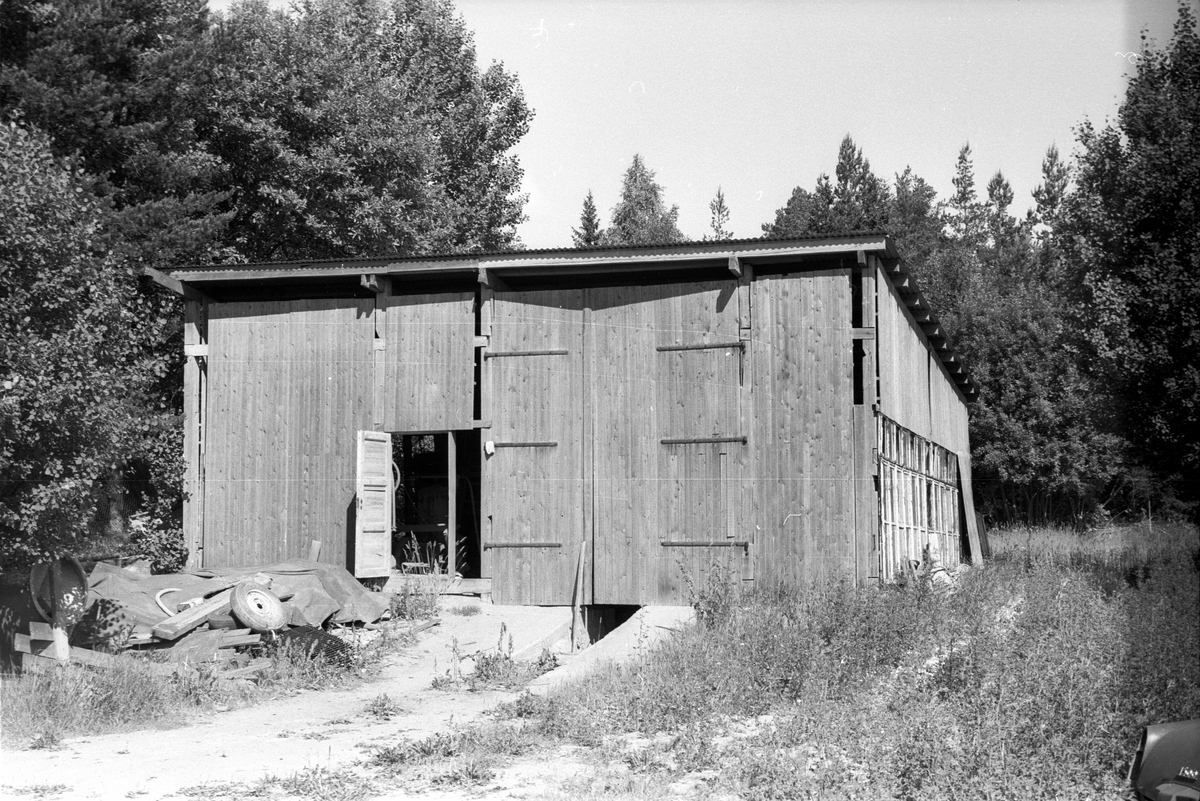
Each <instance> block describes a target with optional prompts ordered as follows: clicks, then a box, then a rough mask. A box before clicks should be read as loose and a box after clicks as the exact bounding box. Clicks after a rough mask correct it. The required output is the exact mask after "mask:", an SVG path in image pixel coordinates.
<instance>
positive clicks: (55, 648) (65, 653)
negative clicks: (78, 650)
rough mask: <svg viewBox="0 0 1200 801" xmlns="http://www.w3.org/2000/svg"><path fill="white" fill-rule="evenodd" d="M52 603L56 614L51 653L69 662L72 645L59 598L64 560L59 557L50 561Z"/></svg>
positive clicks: (54, 615)
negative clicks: (68, 637) (64, 623)
mask: <svg viewBox="0 0 1200 801" xmlns="http://www.w3.org/2000/svg"><path fill="white" fill-rule="evenodd" d="M49 572H50V603H51V604H53V605H54V614H53V618H54V619H53V620H52V621H51V625H52V626H53V629H52V630H51V643H52V646H51V649H50V655H51V656H53V657H54V658H55V659H57V660H58V661H59V662H68V661H70V659H71V645H70V643H69V642H68V641H67V630H66V628H65V627H64V625H63V610H62V603H61V602H60V600H59V597H58V594H59V588H60V587H61V586H62V562H61V561H59V560H58V559H55V560H53V561H52V562H51V563H50V571H49Z"/></svg>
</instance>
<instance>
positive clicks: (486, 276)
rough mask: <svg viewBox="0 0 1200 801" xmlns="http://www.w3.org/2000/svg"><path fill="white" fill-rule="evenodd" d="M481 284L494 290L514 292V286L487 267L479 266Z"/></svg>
mask: <svg viewBox="0 0 1200 801" xmlns="http://www.w3.org/2000/svg"><path fill="white" fill-rule="evenodd" d="M479 284H480V285H481V286H486V287H488V288H489V289H491V290H492V291H494V292H512V287H510V286H509V285H508V284H507V283H505V281H504V279H502V278H501V277H500V276H498V275H496V273H495V272H494V271H493V270H489V269H488V268H487V267H480V268H479Z"/></svg>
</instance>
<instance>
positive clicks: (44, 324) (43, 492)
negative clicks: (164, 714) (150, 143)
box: [0, 123, 140, 563]
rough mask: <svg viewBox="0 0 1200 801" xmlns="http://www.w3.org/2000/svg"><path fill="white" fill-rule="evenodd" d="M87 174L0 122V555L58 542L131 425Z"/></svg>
mask: <svg viewBox="0 0 1200 801" xmlns="http://www.w3.org/2000/svg"><path fill="white" fill-rule="evenodd" d="M92 189H93V182H92V181H91V179H89V178H87V177H86V176H85V175H83V174H81V173H79V172H77V171H75V170H73V169H71V168H69V167H68V166H64V165H63V164H62V163H61V162H60V161H59V160H57V159H56V158H55V157H54V156H53V155H52V154H51V152H50V142H49V140H48V138H47V137H46V136H45V135H43V134H41V133H39V132H37V131H35V130H32V129H29V128H27V127H25V126H23V125H19V124H16V123H8V124H5V125H0V434H2V436H0V561H3V562H4V563H9V562H19V561H23V560H28V559H31V558H33V557H36V556H39V555H45V554H55V553H59V552H62V551H64V550H70V549H71V547H72V545H73V544H74V543H75V542H77V540H78V539H79V538H81V537H83V536H85V535H86V533H87V529H88V522H89V521H90V520H91V518H92V515H93V513H94V511H95V506H96V501H97V498H98V492H97V485H96V484H95V483H94V482H95V479H97V478H99V477H102V476H104V475H105V474H106V473H107V471H108V469H109V468H110V466H111V463H112V460H113V458H114V453H116V452H117V448H116V447H115V446H116V443H117V442H118V441H119V440H120V439H121V438H122V436H123V435H125V434H127V433H128V432H129V430H130V429H132V428H133V427H134V418H135V416H136V409H135V408H133V407H131V404H130V402H129V398H130V396H131V395H134V396H136V393H137V387H138V381H139V380H140V379H139V377H138V376H136V375H135V374H132V373H131V371H130V370H129V369H128V359H127V358H126V356H127V352H128V349H129V348H130V343H129V341H128V338H127V337H128V334H127V332H128V331H129V329H130V328H131V327H133V325H134V324H135V320H134V308H133V306H132V305H131V304H129V303H128V302H127V300H128V297H129V296H130V294H131V293H132V291H133V287H132V284H131V281H130V280H129V279H128V277H126V275H125V273H123V272H121V271H118V270H116V269H113V267H114V266H115V265H113V264H112V263H111V262H109V260H108V257H106V256H105V255H104V254H103V250H102V249H101V248H100V247H98V241H102V240H103V231H102V230H101V225H102V221H103V219H104V209H103V206H102V204H101V202H100V201H98V200H97V199H96V198H95V197H94V195H93V194H92V191H91V190H92Z"/></svg>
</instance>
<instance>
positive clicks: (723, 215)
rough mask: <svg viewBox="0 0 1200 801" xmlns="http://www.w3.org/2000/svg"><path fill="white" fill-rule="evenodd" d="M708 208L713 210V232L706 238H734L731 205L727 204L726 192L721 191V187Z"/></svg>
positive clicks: (720, 240) (726, 239)
mask: <svg viewBox="0 0 1200 801" xmlns="http://www.w3.org/2000/svg"><path fill="white" fill-rule="evenodd" d="M708 210H709V211H710V212H712V221H711V223H710V226H711V227H712V233H711V234H709V235H707V236H705V237H704V238H705V239H706V240H711V241H713V242H725V241H728V240H730V239H733V232H732V231H730V230H729V228H728V226H729V206H727V205H725V193H724V192H722V191H721V187H719V186H718V187H717V196H716V197H715V198H713V200H712V202H711V203H709V204H708Z"/></svg>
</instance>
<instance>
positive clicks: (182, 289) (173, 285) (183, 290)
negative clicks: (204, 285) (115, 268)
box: [133, 266, 212, 303]
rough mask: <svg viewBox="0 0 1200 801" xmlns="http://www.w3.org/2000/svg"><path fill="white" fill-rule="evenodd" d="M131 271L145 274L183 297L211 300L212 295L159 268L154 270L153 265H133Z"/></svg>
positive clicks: (200, 300)
mask: <svg viewBox="0 0 1200 801" xmlns="http://www.w3.org/2000/svg"><path fill="white" fill-rule="evenodd" d="M133 271H134V272H135V273H137V274H138V275H144V276H146V277H147V278H149V279H150V280H151V281H153V282H154V283H156V284H158V285H159V286H161V287H164V288H166V289H169V290H171V291H172V292H174V293H175V294H176V295H182V296H183V297H184V298H187V299H188V300H195V301H199V302H201V303H210V302H212V297H210V296H209V295H206V294H205V293H203V292H201V291H200V290H199V289H196V288H195V287H192V286H188V285H187V284H185V283H183V282H182V281H180V280H179V279H178V278H173V277H172V276H169V275H167V274H166V273H164V272H162V271H161V270H156V269H154V268H153V267H145V266H141V267H134V268H133Z"/></svg>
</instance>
